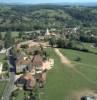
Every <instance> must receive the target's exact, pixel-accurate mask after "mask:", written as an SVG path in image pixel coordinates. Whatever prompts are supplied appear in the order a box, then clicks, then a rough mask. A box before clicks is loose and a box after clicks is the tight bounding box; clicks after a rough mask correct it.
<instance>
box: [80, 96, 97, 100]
mask: <svg viewBox="0 0 97 100" xmlns="http://www.w3.org/2000/svg"><path fill="white" fill-rule="evenodd" d="M81 100H97V97H95V96H83V97H81Z"/></svg>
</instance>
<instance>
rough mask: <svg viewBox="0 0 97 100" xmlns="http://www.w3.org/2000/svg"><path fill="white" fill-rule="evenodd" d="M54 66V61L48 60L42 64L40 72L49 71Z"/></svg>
mask: <svg viewBox="0 0 97 100" xmlns="http://www.w3.org/2000/svg"><path fill="white" fill-rule="evenodd" d="M53 66H54V59H49V60H47V61H45V62H43V66H42V70H45V69H46V70H50V69H52V68H53Z"/></svg>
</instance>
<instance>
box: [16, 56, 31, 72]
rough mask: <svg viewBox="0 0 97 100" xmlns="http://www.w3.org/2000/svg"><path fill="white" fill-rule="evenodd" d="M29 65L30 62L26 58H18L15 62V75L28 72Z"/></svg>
mask: <svg viewBox="0 0 97 100" xmlns="http://www.w3.org/2000/svg"><path fill="white" fill-rule="evenodd" d="M30 65H31V60H30V59H29V58H27V57H23V58H20V59H18V60H17V61H16V73H22V72H24V71H26V70H29V68H30Z"/></svg>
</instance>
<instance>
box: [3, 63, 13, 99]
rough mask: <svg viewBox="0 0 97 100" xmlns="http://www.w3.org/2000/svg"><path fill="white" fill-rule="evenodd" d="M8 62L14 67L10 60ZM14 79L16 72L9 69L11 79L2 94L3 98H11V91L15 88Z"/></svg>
mask: <svg viewBox="0 0 97 100" xmlns="http://www.w3.org/2000/svg"><path fill="white" fill-rule="evenodd" d="M8 64H9V66H10V68H12V67H13V66H11V65H10V63H9V61H8ZM14 80H15V73H14V72H10V71H9V81H7V82H8V83H7V85H6V87H5V90H4V93H3V95H2V100H10V99H9V98H10V95H11V92H12V91H13V89H14Z"/></svg>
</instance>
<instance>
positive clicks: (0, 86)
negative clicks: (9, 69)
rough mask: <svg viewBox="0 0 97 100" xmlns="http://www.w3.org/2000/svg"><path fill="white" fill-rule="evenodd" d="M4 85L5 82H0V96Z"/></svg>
mask: <svg viewBox="0 0 97 100" xmlns="http://www.w3.org/2000/svg"><path fill="white" fill-rule="evenodd" d="M5 86H6V82H0V98H1V97H2V94H3V92H4V89H5Z"/></svg>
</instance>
